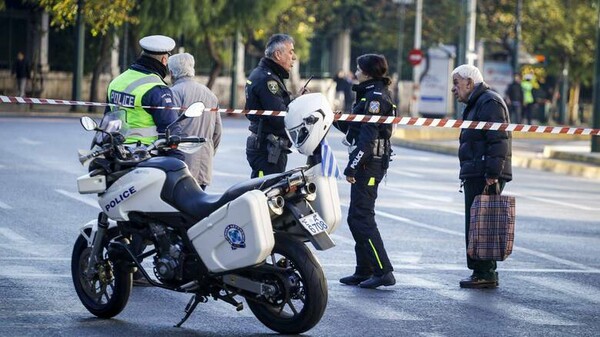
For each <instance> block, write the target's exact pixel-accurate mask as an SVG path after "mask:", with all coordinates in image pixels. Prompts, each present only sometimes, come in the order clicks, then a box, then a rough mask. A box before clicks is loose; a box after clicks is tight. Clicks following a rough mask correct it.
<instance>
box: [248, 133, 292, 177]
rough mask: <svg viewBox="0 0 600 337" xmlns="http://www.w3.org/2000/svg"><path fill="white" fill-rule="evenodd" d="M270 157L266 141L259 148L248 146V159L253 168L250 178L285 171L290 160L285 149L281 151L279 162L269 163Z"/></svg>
mask: <svg viewBox="0 0 600 337" xmlns="http://www.w3.org/2000/svg"><path fill="white" fill-rule="evenodd" d="M268 158H269V152H268V151H267V143H266V141H263V142H262V143H261V144H260V146H259V148H257V149H255V148H250V147H249V146H246V159H247V160H248V164H250V168H252V173H251V174H250V178H257V177H262V176H266V175H269V174H273V173H281V172H285V167H286V165H287V160H288V157H287V153H286V152H285V151H281V154H280V155H279V158H278V160H277V163H269V161H268Z"/></svg>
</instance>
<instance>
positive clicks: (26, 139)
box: [19, 137, 42, 145]
mask: <svg viewBox="0 0 600 337" xmlns="http://www.w3.org/2000/svg"><path fill="white" fill-rule="evenodd" d="M19 141H20V142H21V143H24V144H27V145H40V144H42V142H40V141H37V140H33V139H29V138H23V137H21V138H19Z"/></svg>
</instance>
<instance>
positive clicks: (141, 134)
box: [108, 69, 165, 145]
mask: <svg viewBox="0 0 600 337" xmlns="http://www.w3.org/2000/svg"><path fill="white" fill-rule="evenodd" d="M157 85H165V82H163V80H162V79H161V78H160V77H159V76H158V75H156V74H145V73H143V72H140V71H137V70H133V69H127V70H126V71H125V72H123V73H122V74H121V75H119V76H117V78H115V79H114V80H112V82H110V84H109V85H108V101H109V102H110V103H113V104H118V105H119V106H116V107H112V108H111V109H113V110H125V116H126V117H125V118H126V119H125V122H126V123H127V125H128V127H129V129H128V130H127V131H126V134H125V143H136V142H137V141H140V142H141V143H142V144H145V145H149V144H152V142H153V141H155V140H156V139H157V138H158V131H157V130H156V124H155V123H154V119H153V118H152V115H151V114H149V113H148V112H146V110H144V109H143V108H141V106H142V97H144V95H145V94H146V93H147V92H148V91H150V89H152V88H154V87H155V86H157Z"/></svg>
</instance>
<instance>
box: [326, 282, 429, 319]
mask: <svg viewBox="0 0 600 337" xmlns="http://www.w3.org/2000/svg"><path fill="white" fill-rule="evenodd" d="M344 287H345V286H343V285H339V284H336V285H335V286H333V287H331V289H330V290H329V293H330V295H332V296H330V297H329V300H330V301H333V302H336V304H338V306H340V307H342V308H344V309H345V310H350V311H353V312H355V313H358V314H359V315H360V316H365V317H366V318H368V319H377V320H379V319H383V320H393V321H422V320H423V319H422V318H421V317H418V316H416V315H413V314H410V313H408V312H405V311H404V310H402V309H400V308H398V307H397V306H389V305H385V304H383V303H382V302H381V301H377V300H376V299H371V298H368V297H363V296H358V294H357V295H356V296H352V295H349V294H347V293H346V291H345V290H346V289H344ZM342 292H344V294H343V295H342V294H341V293H342ZM332 293H333V294H332ZM336 293H340V294H339V296H336V295H338V294H336ZM357 303H358V305H357ZM375 307H376V308H377V310H373V308H375Z"/></svg>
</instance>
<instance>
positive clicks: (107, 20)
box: [39, 0, 137, 36]
mask: <svg viewBox="0 0 600 337" xmlns="http://www.w3.org/2000/svg"><path fill="white" fill-rule="evenodd" d="M39 4H40V6H42V7H43V8H44V9H45V10H46V11H47V12H48V13H50V15H51V17H52V22H51V24H52V26H56V27H58V28H59V29H64V28H66V27H69V26H72V25H75V21H76V17H77V0H39ZM134 6H135V1H132V0H111V1H104V0H85V1H84V5H83V17H84V20H85V23H86V24H87V25H88V26H89V28H90V32H91V33H92V36H96V35H98V34H101V35H104V34H106V33H107V32H108V31H109V29H110V28H112V27H119V26H121V25H123V24H124V23H125V22H131V23H136V22H137V19H136V18H135V17H133V16H130V15H129V13H130V11H131V10H132V9H133V8H134Z"/></svg>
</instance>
